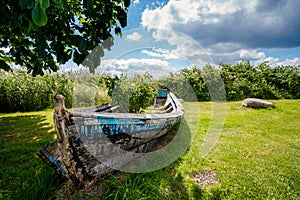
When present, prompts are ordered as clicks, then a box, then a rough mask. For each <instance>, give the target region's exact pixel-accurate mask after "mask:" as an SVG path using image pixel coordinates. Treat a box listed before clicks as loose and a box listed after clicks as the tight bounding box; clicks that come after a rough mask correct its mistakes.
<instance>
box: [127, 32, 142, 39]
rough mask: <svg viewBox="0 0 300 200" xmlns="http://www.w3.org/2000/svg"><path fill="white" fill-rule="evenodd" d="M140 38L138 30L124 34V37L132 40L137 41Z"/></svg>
mask: <svg viewBox="0 0 300 200" xmlns="http://www.w3.org/2000/svg"><path fill="white" fill-rule="evenodd" d="M141 38H142V36H141V35H140V34H139V33H138V32H133V33H132V34H130V35H127V36H126V39H128V40H133V41H139V40H140V39H141Z"/></svg>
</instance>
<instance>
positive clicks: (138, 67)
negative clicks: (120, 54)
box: [101, 58, 175, 77]
mask: <svg viewBox="0 0 300 200" xmlns="http://www.w3.org/2000/svg"><path fill="white" fill-rule="evenodd" d="M101 69H102V71H103V72H104V71H106V73H107V72H108V71H110V72H116V73H117V74H121V73H131V74H143V73H145V72H147V71H148V72H150V74H151V75H152V76H153V77H160V76H164V75H168V74H169V73H170V72H175V69H174V68H172V67H171V66H170V65H169V62H167V61H164V60H160V59H146V58H142V59H137V58H130V59H108V60H103V61H102V63H101ZM103 72H102V73H103Z"/></svg>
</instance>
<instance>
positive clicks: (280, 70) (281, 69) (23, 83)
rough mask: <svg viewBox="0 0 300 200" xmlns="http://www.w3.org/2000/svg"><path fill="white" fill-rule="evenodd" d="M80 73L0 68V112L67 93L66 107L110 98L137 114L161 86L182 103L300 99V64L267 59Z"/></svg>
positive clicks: (44, 103)
mask: <svg viewBox="0 0 300 200" xmlns="http://www.w3.org/2000/svg"><path fill="white" fill-rule="evenodd" d="M79 74H80V76H79V75H78V74H77V75H76V74H47V75H45V76H36V77H32V76H31V75H29V74H26V73H25V72H13V73H8V72H4V71H0V104H1V107H0V112H16V111H37V110H42V109H45V108H52V107H53V106H54V101H53V95H54V94H56V93H60V94H63V95H64V96H65V97H66V99H65V101H66V106H67V107H69V108H70V107H82V106H93V105H99V104H101V103H103V102H108V101H112V102H113V103H114V104H118V105H119V106H120V108H121V110H122V111H126V112H127V111H130V112H140V111H141V109H142V108H144V107H145V105H147V104H148V103H149V101H150V99H152V98H153V96H154V95H155V93H156V91H157V89H159V88H168V89H170V90H171V91H173V92H174V93H175V94H176V95H177V96H178V97H179V98H182V99H184V100H186V101H209V100H211V99H214V100H225V99H226V100H242V99H244V98H247V97H256V98H263V99H282V98H286V99H299V98H300V70H299V67H295V66H277V67H274V68H272V67H270V66H269V65H268V63H266V62H264V63H262V64H260V65H258V66H253V65H251V64H250V62H249V61H244V62H241V63H238V64H236V65H228V64H223V63H220V64H219V67H218V68H213V67H211V66H209V65H207V66H204V67H202V68H200V67H192V68H189V69H183V70H181V71H180V72H179V73H176V74H170V75H169V76H167V77H164V78H161V79H159V80H153V79H152V77H151V75H150V74H149V73H146V74H144V75H137V76H136V77H134V78H132V79H129V78H127V77H126V76H121V77H109V76H97V75H91V74H87V73H79Z"/></svg>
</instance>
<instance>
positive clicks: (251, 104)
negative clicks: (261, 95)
mask: <svg viewBox="0 0 300 200" xmlns="http://www.w3.org/2000/svg"><path fill="white" fill-rule="evenodd" d="M242 106H244V107H248V108H269V107H272V108H274V107H275V105H274V104H273V103H271V102H269V101H265V100H262V99H256V98H248V99H245V100H244V101H243V102H242Z"/></svg>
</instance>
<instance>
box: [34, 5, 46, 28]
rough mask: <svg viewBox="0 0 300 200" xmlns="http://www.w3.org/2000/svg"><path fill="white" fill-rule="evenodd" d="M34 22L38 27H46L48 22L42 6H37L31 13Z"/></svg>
mask: <svg viewBox="0 0 300 200" xmlns="http://www.w3.org/2000/svg"><path fill="white" fill-rule="evenodd" d="M31 16H32V21H33V22H34V23H35V24H36V25H38V26H45V25H46V24H47V21H48V17H47V15H46V12H45V10H43V9H42V8H41V7H40V4H36V5H35V6H34V8H33V9H32V12H31Z"/></svg>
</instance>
